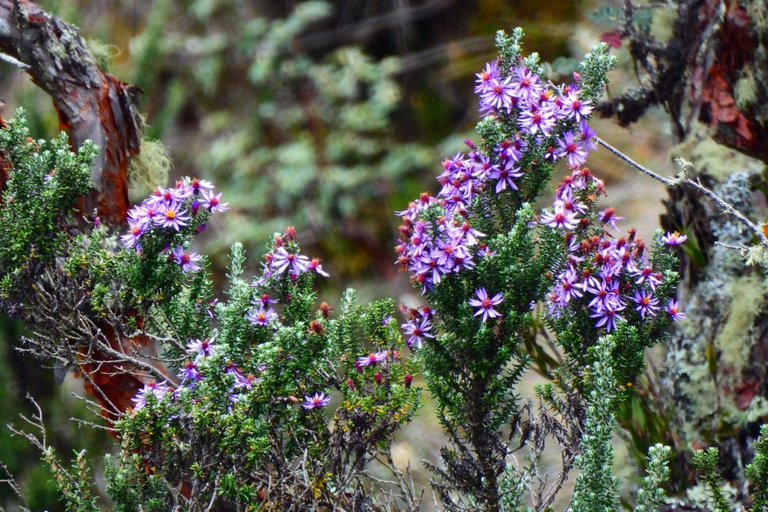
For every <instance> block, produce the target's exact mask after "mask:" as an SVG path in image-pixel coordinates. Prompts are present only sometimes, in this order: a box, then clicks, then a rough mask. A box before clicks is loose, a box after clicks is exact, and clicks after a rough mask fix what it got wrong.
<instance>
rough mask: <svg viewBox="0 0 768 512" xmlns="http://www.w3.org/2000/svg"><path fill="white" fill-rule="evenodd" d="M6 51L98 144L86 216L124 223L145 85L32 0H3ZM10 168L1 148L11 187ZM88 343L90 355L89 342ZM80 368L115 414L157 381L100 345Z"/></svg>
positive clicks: (135, 342) (0, 34)
mask: <svg viewBox="0 0 768 512" xmlns="http://www.w3.org/2000/svg"><path fill="white" fill-rule="evenodd" d="M0 52H3V53H5V54H7V55H10V56H11V57H13V58H14V59H16V60H18V61H20V62H22V63H24V64H26V65H27V66H28V67H27V68H25V71H26V72H27V73H28V74H29V75H30V77H31V78H32V81H33V82H34V83H35V84H36V85H38V86H39V87H40V88H41V89H43V90H44V91H45V92H46V93H48V95H50V96H51V99H52V100H53V104H54V106H55V108H56V111H57V113H58V116H59V125H60V128H61V129H62V130H64V131H66V132H67V133H68V134H69V137H70V144H71V145H72V148H73V150H77V149H78V148H80V147H81V146H82V144H83V143H84V142H85V141H86V140H92V141H93V142H94V143H95V144H96V145H97V146H99V148H100V151H99V154H98V157H97V159H96V161H95V163H94V165H93V167H92V171H91V179H92V182H93V187H94V188H93V190H92V191H91V193H90V194H89V195H88V196H87V197H86V198H84V200H83V202H82V205H81V209H82V211H83V213H85V214H87V215H90V214H91V213H92V212H94V211H96V212H97V214H98V215H99V217H100V218H101V220H102V222H106V223H107V224H108V225H110V226H111V227H113V228H119V227H121V226H123V225H124V224H125V222H126V213H127V211H128V208H129V206H130V205H129V201H128V163H129V161H130V159H131V157H133V156H135V155H137V154H138V153H139V145H140V142H139V141H140V132H141V129H142V121H141V118H140V117H139V115H138V111H137V108H136V104H137V100H138V95H139V93H140V89H139V88H137V87H135V86H133V85H129V84H125V83H123V82H121V81H120V80H118V79H117V78H116V77H114V76H113V75H111V74H109V73H105V72H104V71H102V70H101V69H100V67H99V65H98V63H97V62H96V59H95V58H94V57H93V55H92V54H91V52H90V50H89V49H88V47H87V45H86V43H85V41H84V40H83V38H82V37H80V35H79V32H78V29H77V28H76V27H74V26H73V25H70V24H69V23H66V22H65V21H63V20H61V19H60V18H58V17H56V16H52V15H50V14H48V13H47V12H45V11H44V10H43V9H42V8H41V7H39V6H38V5H36V4H35V3H33V2H31V1H29V0H0ZM2 126H4V123H3V121H2V119H0V127H2ZM9 166H10V162H8V161H6V160H4V159H3V155H2V154H1V153H0V190H3V189H4V188H5V180H6V176H7V171H8V170H9ZM94 322H95V323H96V326H97V328H98V329H99V331H100V332H101V333H102V334H103V335H104V337H105V338H106V340H107V341H108V343H109V346H110V347H111V348H112V350H115V351H117V352H121V353H125V354H127V355H131V356H134V355H135V352H136V349H137V348H138V347H141V348H142V350H143V351H144V352H147V353H149V354H154V353H155V351H154V347H153V344H152V342H151V341H150V340H149V339H148V338H146V337H143V336H139V337H137V338H134V339H127V338H123V337H122V336H120V335H119V333H118V331H119V329H116V328H115V327H116V326H114V325H111V324H109V322H107V321H105V320H104V319H101V318H98V319H95V320H94ZM81 349H82V350H83V352H81V353H82V354H85V352H84V351H85V350H86V348H82V347H81ZM80 369H81V371H82V372H83V374H84V376H86V378H85V387H86V390H87V391H88V392H89V393H90V394H92V395H93V397H94V398H95V399H96V400H97V401H98V402H99V404H100V405H101V406H102V411H103V414H104V416H105V417H106V418H107V419H108V420H115V419H117V417H118V416H117V414H116V411H115V409H118V411H119V412H124V411H126V410H128V409H129V408H130V407H132V406H133V403H132V402H131V398H133V397H134V396H135V395H136V392H137V391H138V390H139V389H140V388H141V387H142V386H143V385H144V383H145V381H147V380H151V379H149V378H147V377H145V376H144V375H143V373H142V372H140V371H138V370H136V369H135V368H133V367H131V366H130V365H128V364H124V363H120V362H118V361H115V358H114V357H112V356H109V355H107V354H103V353H100V352H98V351H90V352H89V353H88V356H87V357H83V359H82V360H81V364H80ZM161 371H162V370H161ZM94 386H97V387H98V388H99V389H98V390H96V389H94Z"/></svg>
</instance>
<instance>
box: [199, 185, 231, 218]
mask: <svg viewBox="0 0 768 512" xmlns="http://www.w3.org/2000/svg"><path fill="white" fill-rule="evenodd" d="M228 204H229V203H222V202H221V192H219V193H218V194H216V195H214V194H213V191H212V190H203V206H205V207H206V208H208V210H209V211H210V212H211V213H215V212H225V211H227V210H229V206H227V205H228Z"/></svg>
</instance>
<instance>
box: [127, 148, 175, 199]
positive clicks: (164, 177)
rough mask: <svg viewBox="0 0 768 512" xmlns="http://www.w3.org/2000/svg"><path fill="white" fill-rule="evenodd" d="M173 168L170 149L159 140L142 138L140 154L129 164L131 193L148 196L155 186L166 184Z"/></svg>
mask: <svg viewBox="0 0 768 512" xmlns="http://www.w3.org/2000/svg"><path fill="white" fill-rule="evenodd" d="M170 169H171V158H170V155H169V154H168V149H167V148H166V147H165V146H163V144H162V142H160V141H159V140H150V139H147V138H142V139H141V150H140V151H139V154H138V155H136V156H134V157H133V158H131V161H130V163H129V164H128V182H129V184H130V186H131V188H132V189H133V190H131V195H134V194H135V195H138V196H141V197H143V196H146V195H148V194H149V193H150V192H151V191H152V190H153V189H154V188H155V187H157V186H159V185H165V183H167V181H168V172H169V171H170Z"/></svg>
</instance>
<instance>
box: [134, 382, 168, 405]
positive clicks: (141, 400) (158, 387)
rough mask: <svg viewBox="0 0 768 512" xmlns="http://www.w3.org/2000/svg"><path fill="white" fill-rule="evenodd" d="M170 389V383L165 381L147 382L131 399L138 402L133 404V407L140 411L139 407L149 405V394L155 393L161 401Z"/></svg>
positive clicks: (156, 397)
mask: <svg viewBox="0 0 768 512" xmlns="http://www.w3.org/2000/svg"><path fill="white" fill-rule="evenodd" d="M168 391H169V388H168V384H166V383H165V382H150V383H149V384H145V385H144V387H143V388H141V389H140V390H139V392H138V393H136V396H135V397H133V398H132V399H131V401H132V402H133V403H134V404H136V405H134V406H133V409H134V410H135V411H138V410H139V409H142V408H144V406H146V405H147V397H148V396H149V395H153V396H154V397H155V399H156V400H157V401H158V402H159V401H160V400H162V399H163V397H165V394H166V393H168Z"/></svg>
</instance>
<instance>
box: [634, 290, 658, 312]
mask: <svg viewBox="0 0 768 512" xmlns="http://www.w3.org/2000/svg"><path fill="white" fill-rule="evenodd" d="M632 301H633V302H634V303H635V304H637V306H635V309H636V310H637V311H638V312H639V313H640V316H641V317H642V318H645V317H646V316H648V315H651V316H656V311H658V310H659V299H657V298H656V297H654V296H653V294H652V293H649V292H647V291H646V290H635V296H634V297H633V298H632Z"/></svg>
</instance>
